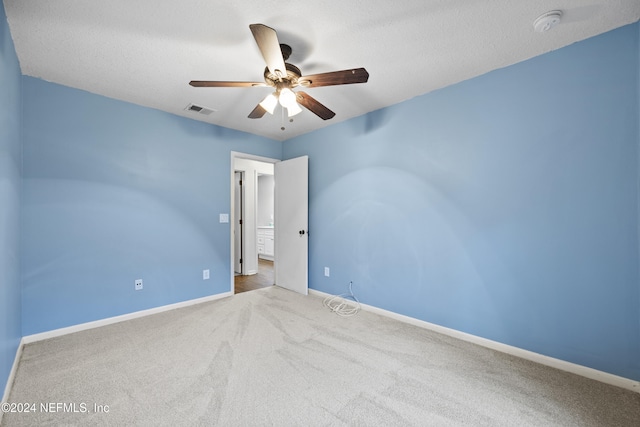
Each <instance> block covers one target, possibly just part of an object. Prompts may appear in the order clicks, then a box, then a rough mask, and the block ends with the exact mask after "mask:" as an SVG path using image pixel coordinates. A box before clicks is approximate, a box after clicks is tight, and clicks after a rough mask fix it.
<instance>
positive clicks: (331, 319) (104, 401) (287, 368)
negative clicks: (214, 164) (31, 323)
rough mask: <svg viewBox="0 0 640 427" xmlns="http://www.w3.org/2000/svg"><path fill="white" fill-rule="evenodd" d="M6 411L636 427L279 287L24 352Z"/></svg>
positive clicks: (570, 392)
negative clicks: (11, 406) (13, 406)
mask: <svg viewBox="0 0 640 427" xmlns="http://www.w3.org/2000/svg"><path fill="white" fill-rule="evenodd" d="M9 402H13V403H23V404H24V403H29V404H32V403H33V404H35V408H34V407H32V409H35V411H34V412H29V413H6V414H5V415H4V418H3V421H2V425H6V426H22V425H24V426H27V425H29V426H33V425H146V426H151V425H166V426H177V425H221V426H250V425H273V426H293V425H296V426H316V425H331V426H333V425H338V426H340V425H362V426H365V425H366V426H375V425H380V426H398V425H421V426H424V425H432V426H452V425H479V426H482V425H484V426H526V425H530V426H549V425H562V426H635V427H637V426H638V425H640V394H637V393H633V392H630V391H627V390H623V389H620V388H617V387H613V386H608V385H605V384H602V383H599V382H596V381H593V380H589V379H585V378H582V377H579V376H576V375H573V374H569V373H565V372H561V371H558V370H555V369H552V368H548V367H545V366H541V365H538V364H535V363H531V362H528V361H525V360H521V359H518V358H515V357H512V356H508V355H505V354H502V353H498V352H495V351H492V350H489V349H486V348H483V347H479V346H476V345H473V344H469V343H466V342H462V341H458V340H456V339H453V338H449V337H446V336H442V335H439V334H437V333H434V332H430V331H427V330H424V329H421V328H418V327H415V326H411V325H407V324H404V323H401V322H398V321H394V320H390V319H387V318H385V317H381V316H378V315H375V314H372V313H367V312H361V313H359V314H358V315H356V316H355V317H351V318H342V317H339V316H337V315H335V314H332V313H330V312H329V311H328V310H327V309H325V308H324V307H323V306H322V300H321V299H319V298H317V297H312V296H308V297H304V296H301V295H298V294H295V293H292V292H289V291H286V290H282V289H280V288H277V287H270V288H266V289H261V290H257V291H253V292H247V293H243V294H239V295H235V296H233V297H229V298H225V299H222V300H218V301H214V302H210V303H204V304H199V305H196V306H191V307H187V308H183V309H178V310H173V311H169V312H165V313H161V314H157V315H153V316H149V317H145V318H141V319H136V320H131V321H127V322H123V323H118V324H114V325H110V326H106V327H102V328H98V329H94V330H90V331H84V332H79V333H75V334H71V335H66V336H63V337H58V338H54V339H50V340H47V341H41V342H37V343H33V344H30V345H27V346H25V348H24V351H23V355H22V359H21V361H20V365H19V368H18V371H17V374H16V379H15V383H14V385H13V389H12V392H11V395H10V397H9ZM43 404H44V407H43V406H42V405H43ZM45 409H47V410H49V412H47V411H46V410H45ZM52 409H53V411H55V412H52V411H51V410H52ZM107 411H108V412H107Z"/></svg>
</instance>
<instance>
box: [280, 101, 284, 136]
mask: <svg viewBox="0 0 640 427" xmlns="http://www.w3.org/2000/svg"><path fill="white" fill-rule="evenodd" d="M280 125H281V127H280V130H282V131H284V107H283V106H280Z"/></svg>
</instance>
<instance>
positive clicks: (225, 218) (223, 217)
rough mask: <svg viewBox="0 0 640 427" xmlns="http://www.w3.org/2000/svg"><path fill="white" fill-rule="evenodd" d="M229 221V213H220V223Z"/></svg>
mask: <svg viewBox="0 0 640 427" xmlns="http://www.w3.org/2000/svg"><path fill="white" fill-rule="evenodd" d="M227 222H229V214H220V223H221V224H222V223H227Z"/></svg>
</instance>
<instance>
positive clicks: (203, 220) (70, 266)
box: [22, 77, 282, 335]
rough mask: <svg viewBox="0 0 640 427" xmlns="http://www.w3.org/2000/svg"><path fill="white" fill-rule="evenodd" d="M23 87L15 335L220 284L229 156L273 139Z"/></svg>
mask: <svg viewBox="0 0 640 427" xmlns="http://www.w3.org/2000/svg"><path fill="white" fill-rule="evenodd" d="M23 92H24V105H25V109H24V118H23V120H24V138H23V141H24V142H23V144H24V166H23V167H24V171H23V176H24V190H23V217H22V219H23V233H22V235H23V240H22V248H23V251H22V259H23V266H22V297H23V316H22V318H23V334H24V335H29V334H33V333H37V332H42V331H47V330H52V329H56V328H60V327H65V326H69V325H75V324H79V323H83V322H88V321H92V320H96V319H102V318H107V317H111V316H117V315H120V314H124V313H130V312H134V311H138V310H143V309H147V308H151V307H157V306H161V305H166V304H171V303H176V302H180V301H185V300H189V299H194V298H199V297H204V296H208V295H213V294H217V293H221V292H226V291H229V287H230V277H231V276H230V274H231V273H230V269H229V267H230V253H229V249H230V248H229V224H220V223H219V214H220V213H229V211H230V207H229V201H230V178H229V177H230V175H229V174H230V152H231V151H240V152H246V153H251V154H257V155H262V156H267V157H273V158H280V156H281V154H282V144H281V143H280V142H277V141H271V140H267V139H264V138H259V137H256V136H252V135H249V134H245V133H241V132H236V131H232V130H228V129H224V128H220V127H217V126H212V125H208V124H205V123H201V122H197V121H194V120H189V119H185V118H181V117H177V116H174V115H171V114H166V113H163V112H160V111H156V110H152V109H148V108H143V107H139V106H136V105H132V104H127V103H124V102H120V101H116V100H112V99H108V98H105V97H102V96H98V95H94V94H90V93H87V92H84V91H80V90H75V89H70V88H67V87H63V86H59V85H55V84H52V83H47V82H44V81H42V80H38V79H33V78H29V77H25V78H24V79H23ZM205 268H206V269H210V271H211V279H210V280H207V281H203V280H202V270H203V269H205ZM138 278H142V279H143V281H144V290H142V291H135V290H134V280H135V279H138Z"/></svg>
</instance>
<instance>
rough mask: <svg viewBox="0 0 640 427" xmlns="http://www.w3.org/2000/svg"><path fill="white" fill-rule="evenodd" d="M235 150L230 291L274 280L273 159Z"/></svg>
mask: <svg viewBox="0 0 640 427" xmlns="http://www.w3.org/2000/svg"><path fill="white" fill-rule="evenodd" d="M276 161H277V160H274V159H266V158H261V157H256V156H251V155H244V154H240V153H232V170H233V176H234V179H233V186H234V188H233V191H232V192H231V194H232V199H233V200H232V203H231V206H233V210H232V219H233V222H232V224H233V228H232V235H233V236H232V239H231V240H232V246H233V247H232V252H231V253H232V254H234V256H233V258H234V259H233V271H234V274H233V276H232V282H233V283H232V284H231V291H232V292H233V293H240V292H246V291H251V290H255V289H259V288H263V287H266V286H272V285H273V284H274V283H275V253H274V250H275V242H274V240H275V230H274V228H275V225H274V191H275V179H274V163H275V162H276Z"/></svg>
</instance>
